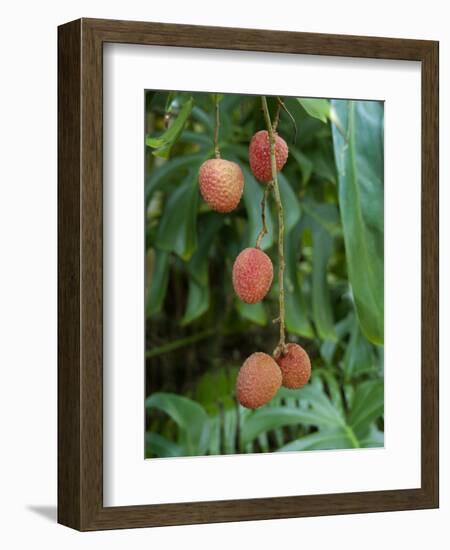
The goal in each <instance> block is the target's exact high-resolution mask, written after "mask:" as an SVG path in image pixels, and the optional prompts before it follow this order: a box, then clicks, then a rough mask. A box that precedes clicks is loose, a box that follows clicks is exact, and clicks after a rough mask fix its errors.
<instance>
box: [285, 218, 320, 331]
mask: <svg viewBox="0 0 450 550" xmlns="http://www.w3.org/2000/svg"><path fill="white" fill-rule="evenodd" d="M301 231H302V225H301V222H299V223H297V224H296V226H295V227H294V228H293V229H292V230H291V231H290V232H289V234H288V235H286V236H285V264H286V268H285V277H284V288H285V308H286V326H287V329H288V331H289V332H292V333H294V334H298V335H299V336H304V337H306V338H313V337H314V331H313V329H312V327H311V323H310V322H309V319H308V314H307V307H306V302H305V299H304V296H303V294H302V291H301V288H300V284H299V274H298V272H299V268H298V259H299V258H300V254H301V250H300V245H301V243H300V235H301Z"/></svg>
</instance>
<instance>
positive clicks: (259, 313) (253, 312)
mask: <svg viewBox="0 0 450 550" xmlns="http://www.w3.org/2000/svg"><path fill="white" fill-rule="evenodd" d="M236 308H237V310H238V311H239V314H240V316H241V317H243V318H244V319H247V320H248V321H251V322H252V323H255V324H256V325H260V326H264V325H267V312H266V308H265V307H264V304H263V302H258V303H257V304H246V303H245V302H243V301H242V300H236Z"/></svg>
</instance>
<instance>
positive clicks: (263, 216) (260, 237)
mask: <svg viewBox="0 0 450 550" xmlns="http://www.w3.org/2000/svg"><path fill="white" fill-rule="evenodd" d="M271 188H272V183H268V184H267V185H266V188H265V189H264V193H263V196H262V199H261V222H262V228H261V231H260V232H259V233H258V237H257V238H256V245H255V247H256V248H261V241H262V240H263V238H264V236H265V235H267V233H268V232H269V230H268V229H267V223H266V204H267V199H268V197H269V193H270V190H271Z"/></svg>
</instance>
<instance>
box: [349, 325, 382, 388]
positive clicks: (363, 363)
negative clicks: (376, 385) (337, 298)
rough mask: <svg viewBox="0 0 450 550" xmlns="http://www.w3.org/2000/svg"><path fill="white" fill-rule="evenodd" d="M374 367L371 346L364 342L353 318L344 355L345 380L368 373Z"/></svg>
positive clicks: (364, 339)
mask: <svg viewBox="0 0 450 550" xmlns="http://www.w3.org/2000/svg"><path fill="white" fill-rule="evenodd" d="M374 366H375V356H374V351H373V348H372V345H371V344H370V343H369V342H368V341H367V340H366V338H365V336H364V335H363V334H362V332H361V329H360V327H359V323H358V321H357V319H356V318H354V317H353V327H352V330H351V333H350V340H349V343H348V345H347V348H346V350H345V355H344V372H345V375H346V378H347V379H351V378H352V376H355V375H358V374H361V373H363V372H367V371H370V370H372V369H373V368H374Z"/></svg>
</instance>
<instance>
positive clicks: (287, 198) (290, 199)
mask: <svg viewBox="0 0 450 550" xmlns="http://www.w3.org/2000/svg"><path fill="white" fill-rule="evenodd" d="M278 183H279V186H280V196H281V203H282V205H283V214H284V232H285V235H287V234H288V233H289V231H290V230H291V229H292V228H293V227H294V226H295V224H296V223H297V222H298V221H299V219H300V215H301V210H300V205H299V203H298V199H297V197H296V196H295V193H294V191H293V190H292V187H291V186H290V184H289V182H288V180H287V178H286V177H285V176H284V175H283V174H282V173H281V172H280V173H279V174H278Z"/></svg>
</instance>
